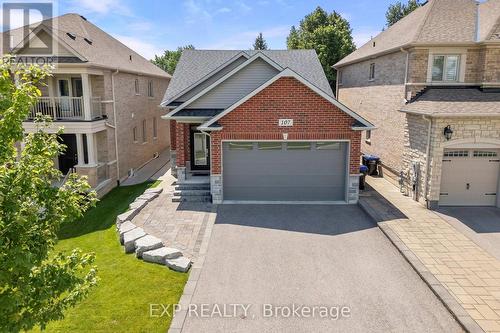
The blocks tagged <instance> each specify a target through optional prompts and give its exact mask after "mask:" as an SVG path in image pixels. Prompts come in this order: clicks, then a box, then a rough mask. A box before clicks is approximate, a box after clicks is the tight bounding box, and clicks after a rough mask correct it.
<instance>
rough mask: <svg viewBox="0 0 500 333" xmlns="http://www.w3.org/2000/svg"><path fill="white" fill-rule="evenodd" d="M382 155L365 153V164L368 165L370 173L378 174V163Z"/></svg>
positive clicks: (371, 174) (372, 174)
mask: <svg viewBox="0 0 500 333" xmlns="http://www.w3.org/2000/svg"><path fill="white" fill-rule="evenodd" d="M379 162H380V157H378V156H375V155H363V165H365V166H367V167H368V175H370V176H378V164H379Z"/></svg>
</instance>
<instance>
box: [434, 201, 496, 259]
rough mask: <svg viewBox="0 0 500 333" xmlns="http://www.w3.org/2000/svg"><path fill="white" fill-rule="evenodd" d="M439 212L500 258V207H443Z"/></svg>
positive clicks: (458, 228)
mask: <svg viewBox="0 0 500 333" xmlns="http://www.w3.org/2000/svg"><path fill="white" fill-rule="evenodd" d="M438 213H439V214H440V215H441V217H443V218H444V219H445V220H446V221H447V222H448V223H450V224H451V225H452V226H453V227H455V228H456V229H457V230H459V231H460V232H462V233H463V234H464V235H465V236H467V237H469V238H470V239H471V240H473V241H474V242H475V243H476V244H477V245H479V246H480V247H482V248H483V249H484V250H485V251H486V252H488V253H489V254H491V255H492V256H494V257H496V258H497V259H498V260H500V209H499V208H495V207H443V208H440V209H439V210H438Z"/></svg>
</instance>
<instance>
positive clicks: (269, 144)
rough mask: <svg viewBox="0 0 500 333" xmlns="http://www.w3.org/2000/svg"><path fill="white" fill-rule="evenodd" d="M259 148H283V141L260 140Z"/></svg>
mask: <svg viewBox="0 0 500 333" xmlns="http://www.w3.org/2000/svg"><path fill="white" fill-rule="evenodd" d="M257 147H258V149H259V150H281V142H259V143H258V144H257Z"/></svg>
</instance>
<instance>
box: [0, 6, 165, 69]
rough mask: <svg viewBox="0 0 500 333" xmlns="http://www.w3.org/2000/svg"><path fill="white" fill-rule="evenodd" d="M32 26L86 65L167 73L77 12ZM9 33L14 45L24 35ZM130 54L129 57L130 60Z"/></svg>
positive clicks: (4, 51) (21, 32) (20, 31)
mask: <svg viewBox="0 0 500 333" xmlns="http://www.w3.org/2000/svg"><path fill="white" fill-rule="evenodd" d="M32 26H41V27H43V28H45V30H47V31H50V32H51V33H52V35H53V36H55V37H57V38H58V40H59V41H61V42H63V43H64V44H65V46H66V45H67V46H69V48H70V50H74V51H75V52H76V53H77V54H78V55H80V56H81V57H84V58H85V59H86V61H87V63H88V64H89V65H94V66H97V67H105V68H110V69H120V70H123V71H130V72H134V73H142V74H145V75H154V76H161V77H165V78H168V77H170V75H169V74H167V73H166V72H165V71H163V70H162V69H160V68H159V67H157V66H155V65H154V64H152V63H151V62H150V61H149V60H147V59H145V58H144V57H142V56H141V55H139V54H138V53H136V52H135V51H133V50H132V49H130V48H129V47H127V46H125V45H124V44H122V43H121V42H120V41H118V40H117V39H115V38H113V37H112V36H110V35H109V34H107V33H106V32H104V31H102V30H101V29H100V28H98V27H97V26H95V25H94V24H92V23H90V22H89V21H88V20H87V19H85V18H84V17H82V16H80V15H78V14H65V15H62V16H58V17H54V18H52V19H48V20H45V21H42V22H40V23H35V24H33V25H32ZM9 33H10V34H11V36H13V39H14V45H16V44H18V43H19V42H20V41H21V40H22V39H23V38H24V37H26V36H23V28H18V29H13V30H11V31H9ZM67 33H70V34H73V35H75V36H76V38H75V39H72V38H71V37H70V36H68V34H67ZM5 34H6V33H5V32H4V33H2V39H3V37H4V36H5ZM84 38H87V39H88V40H90V41H91V44H90V43H88V42H87V41H85V40H84ZM8 52H10V50H7V51H6V50H2V54H4V53H8ZM130 57H132V60H130Z"/></svg>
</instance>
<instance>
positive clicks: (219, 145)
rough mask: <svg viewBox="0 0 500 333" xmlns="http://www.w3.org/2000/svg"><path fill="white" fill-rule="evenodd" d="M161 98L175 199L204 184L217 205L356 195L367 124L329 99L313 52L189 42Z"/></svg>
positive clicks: (344, 199)
mask: <svg viewBox="0 0 500 333" xmlns="http://www.w3.org/2000/svg"><path fill="white" fill-rule="evenodd" d="M162 105H163V106H164V107H166V108H168V109H169V110H168V114H166V115H165V116H164V118H165V119H169V120H170V121H171V123H170V124H171V128H170V134H171V142H172V145H171V149H172V152H171V156H172V157H173V158H172V165H173V170H174V173H175V174H176V176H177V179H178V185H179V191H178V192H177V193H176V194H177V196H178V197H177V198H176V197H174V200H193V197H194V195H195V194H197V193H202V194H203V191H201V190H202V189H205V188H208V190H209V191H210V192H208V191H207V192H208V194H207V195H211V198H212V199H213V202H214V203H216V204H220V203H234V202H246V203H249V202H253V203H261V202H265V203H270V202H274V203H283V202H286V203H291V202H295V203H303V202H308V203H311V202H316V203H320V202H321V203H356V202H357V200H358V178H359V157H360V153H359V149H360V139H361V132H362V131H364V130H369V129H371V128H373V126H372V124H370V122H368V121H366V120H365V119H364V118H362V117H360V116H359V115H357V114H356V113H354V112H352V111H351V110H350V109H348V108H347V107H345V106H344V105H342V104H340V103H339V102H338V101H337V100H336V99H335V98H334V95H333V92H332V90H331V88H330V86H329V84H328V81H327V79H326V76H325V73H324V72H323V69H322V67H321V64H320V62H319V60H318V57H317V55H316V53H315V52H314V51H313V50H285V51H280V50H273V51H253V50H252V51H248V50H247V51H222V50H221V51H204V50H186V51H184V52H183V53H182V56H181V58H180V60H179V63H178V65H177V68H176V70H175V73H174V75H173V78H172V82H171V84H170V86H169V87H168V89H167V91H166V93H165V97H164V100H163V102H162ZM205 186H206V187H205ZM199 199H200V198H198V200H199ZM208 200H209V199H208Z"/></svg>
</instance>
